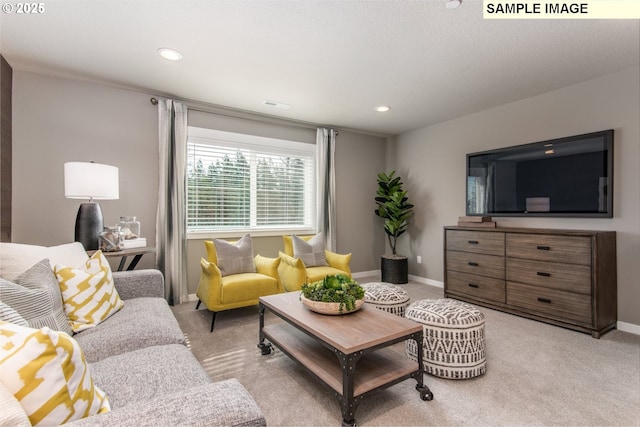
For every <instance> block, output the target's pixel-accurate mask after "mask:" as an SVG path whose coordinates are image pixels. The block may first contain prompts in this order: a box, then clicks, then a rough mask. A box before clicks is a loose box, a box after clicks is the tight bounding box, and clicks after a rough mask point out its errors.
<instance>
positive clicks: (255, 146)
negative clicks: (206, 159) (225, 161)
mask: <svg viewBox="0 0 640 427" xmlns="http://www.w3.org/2000/svg"><path fill="white" fill-rule="evenodd" d="M190 143H199V144H207V145H212V146H218V147H225V148H231V149H248V150H257V151H260V152H265V151H266V152H270V153H272V154H274V155H291V156H294V155H304V156H305V157H310V158H311V176H310V179H311V183H310V185H309V188H310V189H311V192H312V194H311V195H310V196H309V197H308V199H309V203H310V205H311V206H310V209H309V210H308V211H307V212H306V214H305V216H308V218H309V224H310V225H309V226H299V227H296V226H291V225H283V226H268V227H259V228H251V227H237V228H225V229H214V228H211V229H206V230H189V229H188V227H187V239H188V240H189V239H204V238H211V237H212V235H215V237H216V238H220V237H222V238H228V237H239V236H242V235H244V234H246V233H251V235H252V236H281V235H283V234H315V233H316V230H317V224H316V217H317V215H316V194H317V193H316V192H317V186H316V181H317V170H316V149H315V148H316V147H315V144H309V143H304V142H299V141H290V140H284V139H278V138H269V137H264V136H257V135H249V134H241V133H235V132H227V131H221V130H216V129H208V128H201V127H196V126H188V127H187V145H186V146H185V155H186V153H188V151H189V144H190ZM186 160H187V161H186V162H185V178H184V179H185V201H186V202H187V203H188V189H187V188H186V185H187V179H188V178H187V169H188V162H189V160H191V159H190V158H189V157H187V159H186ZM251 187H252V190H251V191H252V192H253V191H254V187H255V182H251ZM254 203H255V201H253V200H252V203H251V204H252V205H254ZM253 208H254V206H252V209H253ZM187 215H188V210H187V207H186V206H185V221H186V220H187Z"/></svg>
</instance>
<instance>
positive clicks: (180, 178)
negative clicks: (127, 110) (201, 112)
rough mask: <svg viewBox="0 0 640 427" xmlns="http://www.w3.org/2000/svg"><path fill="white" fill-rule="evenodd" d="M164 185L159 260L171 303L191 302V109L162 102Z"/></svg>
mask: <svg viewBox="0 0 640 427" xmlns="http://www.w3.org/2000/svg"><path fill="white" fill-rule="evenodd" d="M158 117H159V153H160V155H159V157H160V159H159V160H160V168H159V175H160V182H159V185H158V188H159V190H158V212H157V215H156V246H157V249H156V261H157V264H158V268H159V269H160V271H162V273H163V274H164V279H165V298H166V299H167V301H168V302H169V304H180V303H182V302H185V301H186V300H187V269H186V264H187V222H186V206H187V203H186V172H185V171H186V147H187V107H186V106H185V105H183V104H180V103H178V102H175V101H173V100H170V99H166V100H162V101H160V102H158Z"/></svg>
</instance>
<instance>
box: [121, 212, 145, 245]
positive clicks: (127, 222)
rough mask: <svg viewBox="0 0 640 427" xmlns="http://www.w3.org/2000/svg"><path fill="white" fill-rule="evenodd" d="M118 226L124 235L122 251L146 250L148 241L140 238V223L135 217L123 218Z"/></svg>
mask: <svg viewBox="0 0 640 427" xmlns="http://www.w3.org/2000/svg"><path fill="white" fill-rule="evenodd" d="M118 225H119V226H120V231H121V232H122V234H123V235H124V239H123V240H122V243H121V245H120V247H121V248H122V249H134V248H144V247H146V246H147V239H146V238H144V237H140V221H138V220H137V219H136V217H135V216H121V217H120V221H119V222H118Z"/></svg>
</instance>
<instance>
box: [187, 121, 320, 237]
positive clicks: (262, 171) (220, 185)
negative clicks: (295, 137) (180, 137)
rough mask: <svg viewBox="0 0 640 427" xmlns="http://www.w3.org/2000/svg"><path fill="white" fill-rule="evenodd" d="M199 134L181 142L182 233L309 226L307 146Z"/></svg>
mask: <svg viewBox="0 0 640 427" xmlns="http://www.w3.org/2000/svg"><path fill="white" fill-rule="evenodd" d="M199 131H201V132H197V131H196V130H195V128H189V138H188V143H187V159H188V160H187V229H188V231H192V232H193V231H205V230H232V229H241V230H252V229H263V230H267V229H282V228H309V227H312V224H311V218H312V212H313V206H314V204H313V200H314V195H313V188H314V186H313V176H314V174H313V164H314V162H313V155H314V151H313V145H310V144H301V143H292V142H290V141H280V140H271V139H267V138H258V137H252V136H247V135H239V134H229V133H227V132H218V131H210V130H201V129H200V130H199ZM203 132H205V133H211V135H210V136H211V137H210V138H206V139H205V138H202V137H199V136H194V135H195V134H201V133H203ZM247 140H250V141H251V142H252V144H247ZM291 145H294V146H295V148H294V149H292V148H290V146H291ZM287 146H289V147H287ZM300 148H302V149H303V150H300Z"/></svg>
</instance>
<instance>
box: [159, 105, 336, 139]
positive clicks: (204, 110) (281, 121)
mask: <svg viewBox="0 0 640 427" xmlns="http://www.w3.org/2000/svg"><path fill="white" fill-rule="evenodd" d="M149 101H150V102H151V104H152V105H158V102H159V101H158V99H157V98H155V97H152V98H151V99H150V100H149ZM178 101H179V102H182V103H183V104H185V105H186V106H187V108H188V109H190V110H194V111H199V112H201V113H209V114H216V115H218V116H223V117H231V118H234V119H245V120H251V121H254V122H260V123H267V124H276V125H277V124H286V125H287V126H295V127H300V128H304V129H314V130H316V129H318V128H319V127H325V126H321V125H314V124H311V123H301V122H296V121H290V120H287V119H281V118H279V117H272V116H264V118H260V117H245V116H243V114H246V115H256V113H252V112H245V111H238V114H237V115H235V114H232V113H225V112H220V111H214V110H215V109H217V108H222V109H224V107H214V106H212V107H211V108H210V109H207V108H206V107H202V106H201V105H197V104H195V103H191V102H188V101H182V100H178ZM329 127H330V128H332V129H334V130H335V131H336V135H338V130H337V129H335V128H333V127H332V126H329Z"/></svg>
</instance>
